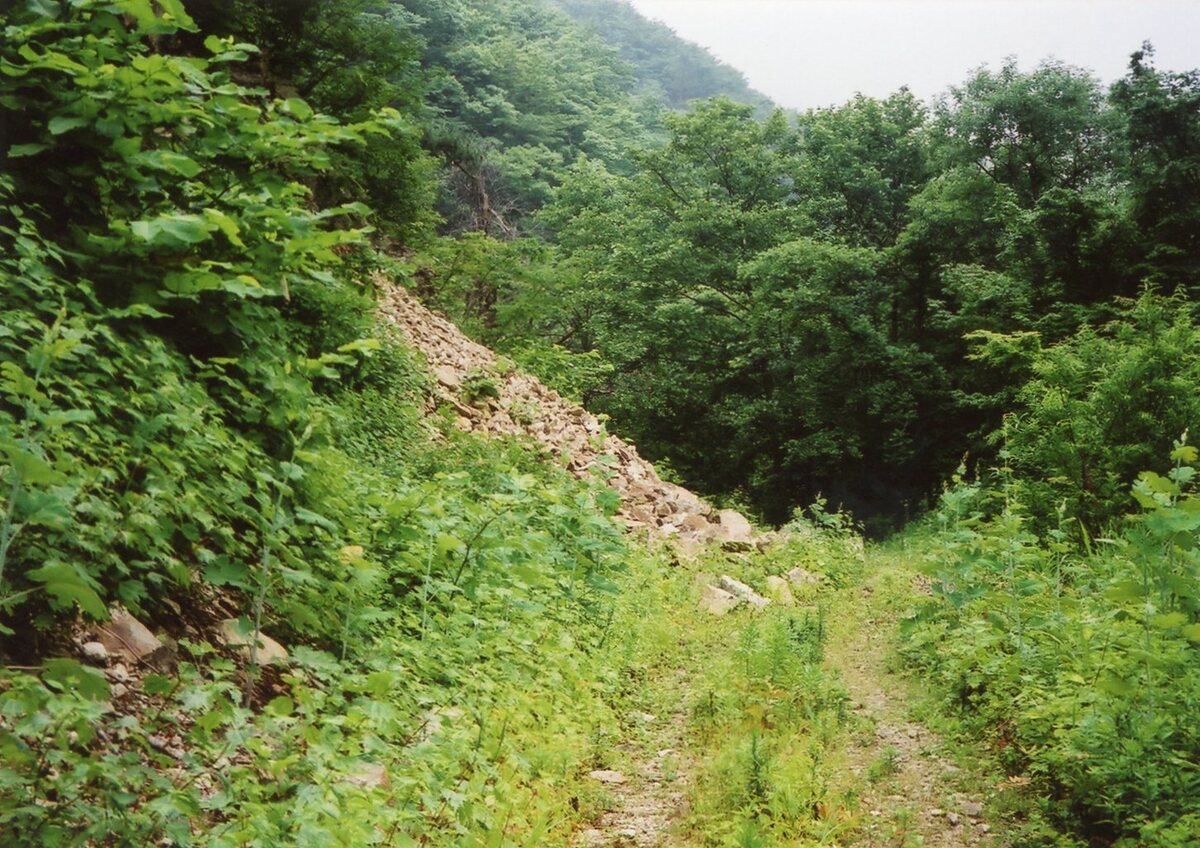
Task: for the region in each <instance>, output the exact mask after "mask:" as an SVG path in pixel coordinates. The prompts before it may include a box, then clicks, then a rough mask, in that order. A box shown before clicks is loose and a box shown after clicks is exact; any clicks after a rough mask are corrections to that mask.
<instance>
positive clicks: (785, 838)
mask: <svg viewBox="0 0 1200 848" xmlns="http://www.w3.org/2000/svg"><path fill="white" fill-rule="evenodd" d="M714 559H715V561H714ZM739 567H740V568H741V572H740V575H739V576H741V577H743V578H744V579H746V580H747V581H748V582H752V583H753V582H756V581H755V580H754V577H755V576H759V577H760V579H759V581H757V582H759V583H760V584H761V580H762V579H763V577H762V573H763V571H766V572H770V571H772V570H777V569H778V568H779V563H778V562H776V563H762V562H759V561H758V560H757V558H750V557H745V556H743V557H742V558H741V559H740V560H738V559H736V558H732V557H725V558H724V559H720V558H718V557H714V558H710V559H705V560H703V561H702V562H701V563H699V564H696V565H693V566H691V567H690V568H686V567H685V568H684V569H680V572H681V573H677V574H675V575H673V576H671V577H669V578H668V585H667V586H666V587H665V590H664V594H665V595H668V596H671V595H673V596H674V597H675V599H676V603H675V604H674V605H673V606H672V607H671V608H670V613H671V615H670V617H669V621H668V622H664V623H663V624H662V627H661V629H662V632H661V633H660V634H658V635H657V638H658V639H659V640H660V641H661V650H660V652H659V656H658V657H657V661H656V662H655V663H654V664H652V666H651V667H650V668H649V669H648V670H647V675H646V677H645V679H642V680H638V681H635V682H634V691H635V692H636V695H635V697H634V700H633V701H632V703H633V704H634V707H633V708H632V710H631V712H630V715H629V716H627V717H626V723H625V726H626V727H627V729H628V732H627V735H626V737H625V738H623V739H621V740H619V741H617V742H616V743H615V744H614V745H613V746H612V748H611V756H610V760H609V762H606V763H604V764H603V765H604V766H605V768H603V769H597V771H596V772H594V773H593V778H592V779H593V781H594V783H595V784H596V786H597V795H598V798H599V802H600V806H601V808H602V809H603V811H602V812H600V813H599V814H598V815H597V816H596V817H595V820H594V821H593V822H592V823H591V826H589V827H587V828H586V829H583V830H581V831H579V832H578V833H577V834H576V839H575V841H574V845H576V846H580V848H603V847H604V846H640V848H648V847H649V846H664V848H683V846H726V845H730V846H747V848H751V847H753V846H757V847H758V848H770V846H810V845H812V846H825V845H828V846H863V847H864V848H884V846H888V848H959V846H981V848H989V847H990V848H1003V846H1005V845H1007V844H1008V843H1007V842H1006V841H1005V840H1004V839H1003V838H1002V836H1000V835H999V832H998V828H997V826H996V824H995V822H992V821H989V816H988V787H989V785H992V784H991V783H990V780H991V778H988V779H985V778H984V777H982V776H980V773H979V772H978V771H977V770H976V769H975V768H974V767H973V765H972V759H973V758H972V757H971V756H970V752H967V754H966V755H964V753H963V752H962V751H955V750H953V749H952V748H951V747H950V746H947V745H945V744H944V743H943V741H942V739H940V738H939V737H938V736H937V735H936V734H935V733H933V732H931V731H930V730H929V729H928V728H927V727H926V726H925V725H924V724H922V723H921V722H920V721H918V720H917V719H916V718H914V715H913V712H914V710H915V709H916V708H917V707H918V705H919V704H920V702H921V684H920V681H918V680H914V679H912V678H911V677H908V676H907V675H906V674H905V673H901V672H898V671H896V670H895V669H896V668H897V663H896V662H895V660H894V644H895V638H896V627H897V624H898V621H899V619H900V618H901V617H902V616H903V615H905V614H906V612H907V611H908V610H909V609H910V608H911V607H912V606H913V605H914V604H915V603H917V602H918V601H919V600H920V596H921V593H922V591H923V587H922V581H921V578H920V577H919V575H918V574H917V573H916V572H915V571H914V570H912V569H910V568H909V567H908V566H907V565H906V564H905V562H904V561H903V558H902V557H898V556H896V555H895V554H894V553H884V552H876V551H873V552H869V553H868V554H867V555H866V557H865V562H864V563H862V567H861V568H860V569H859V570H858V572H857V573H856V574H855V575H854V576H853V577H852V578H851V579H846V580H843V581H841V582H843V584H844V585H842V586H840V587H837V588H835V587H833V586H831V585H830V581H827V580H826V581H824V582H822V583H820V584H814V585H813V586H811V587H808V588H807V589H799V588H797V590H796V592H795V594H796V603H795V605H794V606H787V605H786V604H785V603H780V602H778V601H777V602H776V603H773V604H772V605H771V606H770V607H768V608H767V609H765V610H762V611H754V610H753V609H751V608H748V607H747V606H743V607H741V608H739V609H736V610H734V611H733V612H730V613H728V614H726V615H724V616H720V617H717V616H712V615H710V614H708V613H705V612H700V611H698V610H697V607H696V598H697V597H698V595H699V589H700V588H702V587H703V586H704V585H706V584H707V582H708V581H709V580H710V579H711V578H712V576H713V574H714V573H716V572H718V571H719V570H734V569H735V568H739ZM956 758H957V760H956Z"/></svg>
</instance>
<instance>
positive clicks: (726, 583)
mask: <svg viewBox="0 0 1200 848" xmlns="http://www.w3.org/2000/svg"><path fill="white" fill-rule="evenodd" d="M718 583H719V585H720V587H721V588H722V589H724V590H725V591H726V592H729V593H731V594H733V595H736V596H737V597H739V598H741V599H742V600H744V601H746V602H747V603H748V604H750V605H751V606H753V607H756V608H758V609H762V608H763V607H765V606H767V605H768V604H770V603H771V602H770V601H768V600H767V599H766V598H764V597H763V596H762V595H760V594H758V592H755V591H754V590H753V589H751V588H750V587H749V586H747V585H746V584H745V583H743V582H741V581H740V580H734V579H733V578H732V577H730V576H729V575H728V574H722V575H721V579H720V580H719V581H718Z"/></svg>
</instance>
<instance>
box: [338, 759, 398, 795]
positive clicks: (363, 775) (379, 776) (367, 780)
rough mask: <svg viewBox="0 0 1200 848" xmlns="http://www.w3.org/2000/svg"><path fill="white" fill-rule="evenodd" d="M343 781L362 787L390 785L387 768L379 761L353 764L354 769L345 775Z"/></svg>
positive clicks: (384, 787) (372, 787) (385, 786)
mask: <svg viewBox="0 0 1200 848" xmlns="http://www.w3.org/2000/svg"><path fill="white" fill-rule="evenodd" d="M345 782H346V783H349V784H350V785H351V786H361V787H362V788H364V789H374V788H376V787H379V788H382V789H387V788H388V787H389V786H391V785H392V781H391V779H390V778H389V777H388V771H387V768H386V767H384V766H382V765H380V764H379V763H361V764H360V765H358V766H355V768H354V770H353V771H351V772H350V773H349V774H348V775H346V778H345Z"/></svg>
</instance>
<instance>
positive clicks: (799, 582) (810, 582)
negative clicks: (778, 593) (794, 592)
mask: <svg viewBox="0 0 1200 848" xmlns="http://www.w3.org/2000/svg"><path fill="white" fill-rule="evenodd" d="M787 579H788V582H789V583H791V584H792V585H793V586H795V587H796V588H797V589H802V588H804V587H806V586H820V585H821V583H822V581H823V580H824V578H823V577H822V576H821V575H820V574H814V573H812V572H811V571H809V570H808V569H806V568H800V567H796V568H793V569H792V570H791V571H789V572H788V573H787Z"/></svg>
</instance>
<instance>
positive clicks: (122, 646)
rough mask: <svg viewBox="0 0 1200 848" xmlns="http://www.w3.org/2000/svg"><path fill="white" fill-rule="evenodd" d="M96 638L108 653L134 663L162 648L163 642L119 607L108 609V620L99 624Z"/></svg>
mask: <svg viewBox="0 0 1200 848" xmlns="http://www.w3.org/2000/svg"><path fill="white" fill-rule="evenodd" d="M96 640H97V641H98V642H99V643H100V644H101V645H103V646H104V648H105V650H106V651H108V653H109V655H111V656H116V657H119V658H121V659H123V660H125V661H126V662H129V663H136V662H140V661H141V660H142V659H143V658H145V657H149V656H150V655H151V654H154V653H155V652H156V651H161V650H162V649H163V643H162V642H160V641H159V640H158V637H157V636H155V635H154V634H153V633H151V632H150V629H149V628H148V627H146V625H144V624H142V623H141V622H140V621H138V620H137V619H136V618H134V617H133V616H132V615H130V614H129V612H128V611H127V610H125V609H123V608H121V607H113V608H112V609H111V610H109V620H108V621H106V622H104V623H103V624H101V625H99V627H98V628H97V633H96Z"/></svg>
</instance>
